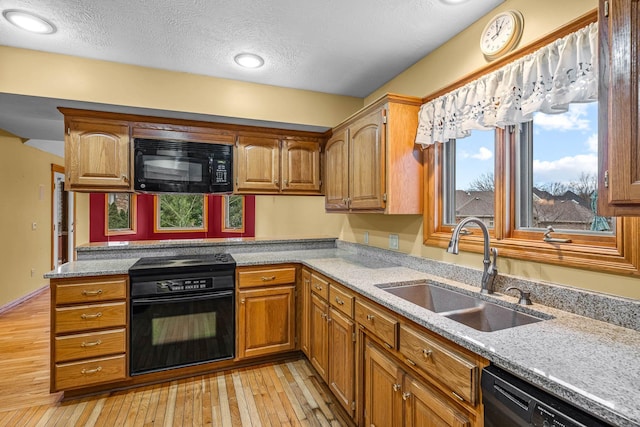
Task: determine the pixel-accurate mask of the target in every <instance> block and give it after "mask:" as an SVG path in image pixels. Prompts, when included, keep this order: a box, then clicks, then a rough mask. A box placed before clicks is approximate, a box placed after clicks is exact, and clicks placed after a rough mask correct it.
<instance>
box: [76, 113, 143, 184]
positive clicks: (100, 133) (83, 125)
mask: <svg viewBox="0 0 640 427" xmlns="http://www.w3.org/2000/svg"><path fill="white" fill-rule="evenodd" d="M65 129H66V133H65V170H66V175H67V176H66V179H65V190H67V191H87V192H90V191H113V192H123V191H132V182H133V180H132V176H131V175H132V166H131V145H130V143H129V125H128V123H127V122H124V121H117V120H105V119H91V118H82V117H66V116H65Z"/></svg>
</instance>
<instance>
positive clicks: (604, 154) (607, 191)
mask: <svg viewBox="0 0 640 427" xmlns="http://www.w3.org/2000/svg"><path fill="white" fill-rule="evenodd" d="M599 3H600V11H599V17H600V19H599V20H598V26H599V28H598V30H599V31H598V35H599V38H600V40H599V49H600V53H599V67H600V87H599V105H598V108H599V120H598V129H599V150H598V155H599V157H600V170H599V175H600V176H599V180H598V195H599V206H598V208H599V209H598V210H599V215H618V216H621V215H640V133H639V132H638V126H640V122H639V120H640V118H639V116H638V115H639V114H640V97H638V90H640V86H639V82H638V77H639V76H638V70H639V68H638V67H640V57H639V56H638V54H637V46H638V44H639V43H640V29H639V28H638V20H639V19H640V9H639V8H638V2H637V1H634V0H608V1H604V0H600V2H599ZM605 3H608V6H609V7H608V11H609V16H608V17H607V16H606V15H605V13H604V11H603V8H604V7H605V6H604V5H605Z"/></svg>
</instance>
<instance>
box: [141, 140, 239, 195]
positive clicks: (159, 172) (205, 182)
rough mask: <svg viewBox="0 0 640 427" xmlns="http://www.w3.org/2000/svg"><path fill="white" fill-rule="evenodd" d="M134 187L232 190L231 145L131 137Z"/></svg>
mask: <svg viewBox="0 0 640 427" xmlns="http://www.w3.org/2000/svg"><path fill="white" fill-rule="evenodd" d="M134 190H135V191H141V192H150V193H201V194H207V193H227V194H228V193H232V192H233V147H232V146H231V145H224V144H208V143H201V142H184V141H163V140H155V139H142V138H135V139H134Z"/></svg>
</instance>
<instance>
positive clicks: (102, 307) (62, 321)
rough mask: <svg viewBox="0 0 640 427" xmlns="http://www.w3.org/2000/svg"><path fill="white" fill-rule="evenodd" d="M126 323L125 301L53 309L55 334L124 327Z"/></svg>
mask: <svg viewBox="0 0 640 427" xmlns="http://www.w3.org/2000/svg"><path fill="white" fill-rule="evenodd" d="M126 321H127V303H126V302H125V301H122V302H114V303H110V304H91V305H80V306H75V307H56V309H55V322H56V323H55V325H56V326H55V333H56V334H62V333H66V332H76V331H86V330H91V329H104V328H113V327H117V326H125V324H126Z"/></svg>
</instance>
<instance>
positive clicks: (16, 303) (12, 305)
mask: <svg viewBox="0 0 640 427" xmlns="http://www.w3.org/2000/svg"><path fill="white" fill-rule="evenodd" d="M48 288H49V286H48V285H44V286H43V287H41V288H38V289H36V290H35V291H33V292H30V293H28V294H27V295H24V296H21V297H20V298H18V299H17V300H15V301H11V302H9V303H7V304H5V305H3V306H2V307H0V314H4V313H6V312H7V311H9V310H11V309H13V308H15V307H17V306H19V305H20V304H22V303H25V302H27V301H29V300H30V299H31V298H33V297H35V296H37V295H40V294H41V293H42V292H44V291H46V290H47V289H48Z"/></svg>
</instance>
